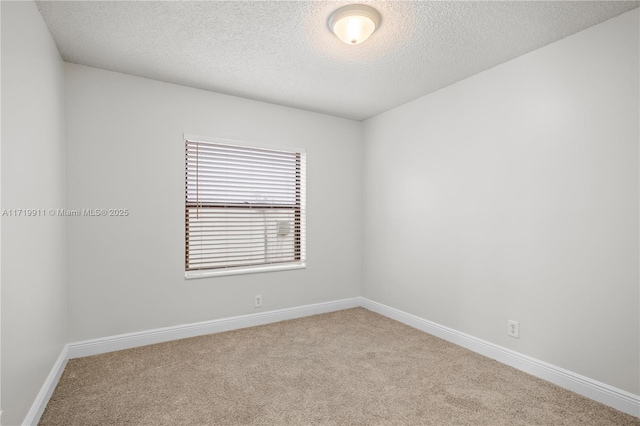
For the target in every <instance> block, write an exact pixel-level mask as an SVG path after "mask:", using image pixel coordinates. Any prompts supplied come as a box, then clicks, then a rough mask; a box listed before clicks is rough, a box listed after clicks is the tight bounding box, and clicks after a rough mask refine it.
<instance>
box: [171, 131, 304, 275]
mask: <svg viewBox="0 0 640 426" xmlns="http://www.w3.org/2000/svg"><path fill="white" fill-rule="evenodd" d="M182 139H183V144H184V145H183V146H186V144H187V142H188V141H189V142H203V143H217V144H223V145H232V146H238V147H246V148H255V149H259V150H275V151H285V152H289V153H296V154H300V155H302V156H303V157H304V160H303V163H302V164H303V165H304V164H306V150H305V149H304V148H299V147H291V146H273V145H266V144H255V143H249V142H245V141H238V140H233V139H225V138H211V137H206V136H201V135H194V134H188V133H184V134H183V138H182ZM186 161H187V158H186V154H185V197H184V198H183V200H184V209H185V216H184V221H185V223H184V238H185V241H184V264H183V266H184V268H185V279H197V278H207V277H217V276H228V275H241V274H253V273H262V272H276V271H286V270H295V269H306V267H307V263H306V166H304V167H303V168H302V170H301V174H302V175H301V176H300V180H299V181H296V186H297V187H299V188H300V192H299V198H300V200H299V202H300V207H299V208H298V209H296V210H299V211H300V216H301V217H300V219H299V220H300V224H301V226H300V235H299V237H300V239H299V244H300V246H301V247H300V248H299V250H300V259H298V260H293V261H290V262H283V263H272V264H266V263H265V264H256V265H247V266H235V267H225V268H215V269H197V270H188V269H187V264H188V247H189V242H188V226H189V222H188V217H187V216H188V209H189V208H193V206H189V205H188V201H187V198H186V173H187V167H186ZM297 198H298V197H297ZM205 208H206V207H205ZM294 244H298V243H297V242H296V238H295V237H294Z"/></svg>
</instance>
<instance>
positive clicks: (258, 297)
mask: <svg viewBox="0 0 640 426" xmlns="http://www.w3.org/2000/svg"><path fill="white" fill-rule="evenodd" d="M253 307H254V308H262V295H261V294H256V298H255V300H254V303H253Z"/></svg>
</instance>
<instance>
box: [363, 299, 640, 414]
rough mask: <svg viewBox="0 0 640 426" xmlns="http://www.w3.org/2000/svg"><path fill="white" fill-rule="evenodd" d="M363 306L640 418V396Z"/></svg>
mask: <svg viewBox="0 0 640 426" xmlns="http://www.w3.org/2000/svg"><path fill="white" fill-rule="evenodd" d="M360 299H361V301H360V306H362V307H363V308H366V309H368V310H370V311H373V312H376V313H378V314H381V315H384V316H386V317H388V318H391V319H394V320H396V321H399V322H402V323H404V324H407V325H409V326H411V327H413V328H417V329H418V330H422V331H424V332H427V333H429V334H433V335H434V336H437V337H440V338H441V339H444V340H447V341H449V342H451V343H455V344H456V345H458V346H462V347H464V348H467V349H469V350H471V351H473V352H476V353H479V354H481V355H484V356H486V357H488V358H492V359H495V360H496V361H498V362H501V363H503V364H506V365H509V366H511V367H514V368H517V369H518V370H522V371H524V372H526V373H529V374H531V375H532V376H535V377H539V378H541V379H543V380H546V381H548V382H551V383H553V384H556V385H558V386H560V387H562V388H565V389H568V390H570V391H573V392H575V393H577V394H579V395H582V396H585V397H587V398H589V399H593V400H594V401H598V402H600V403H602V404H604V405H607V406H609V407H613V408H615V409H617V410H620V411H622V412H624V413H627V414H631V415H632V416H636V417H640V396H638V395H634V394H632V393H630V392H627V391H624V390H622V389H617V388H614V387H613V386H609V385H607V384H605V383H602V382H598V381H596V380H593V379H590V378H588V377H585V376H581V375H580V374H576V373H573V372H571V371H568V370H565V369H563V368H560V367H556V366H554V365H551V364H548V363H546V362H544V361H540V360H538V359H535V358H531V357H529V356H527V355H523V354H521V353H518V352H515V351H512V350H511V349H507V348H505V347H502V346H499V345H496V344H494V343H491V342H487V341H486V340H482V339H478V338H476V337H473V336H470V335H468V334H465V333H461V332H459V331H457V330H454V329H451V328H449V327H445V326H443V325H440V324H436V323H434V322H431V321H427V320H425V319H423V318H420V317H417V316H415V315H412V314H408V313H406V312H403V311H401V310H398V309H395V308H392V307H390V306H386V305H383V304H381V303H378V302H374V301H372V300H369V299H366V298H364V297H362V298H360Z"/></svg>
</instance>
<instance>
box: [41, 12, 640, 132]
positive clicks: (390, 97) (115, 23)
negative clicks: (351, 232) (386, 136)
mask: <svg viewBox="0 0 640 426" xmlns="http://www.w3.org/2000/svg"><path fill="white" fill-rule="evenodd" d="M366 3H367V4H370V5H372V6H374V7H375V8H376V9H378V11H379V12H380V14H381V15H382V22H381V25H380V27H379V29H378V31H376V32H375V33H374V34H373V35H372V36H371V38H370V39H369V40H368V41H366V42H364V43H362V44H359V45H356V46H349V45H346V44H344V43H342V42H341V41H339V40H338V38H336V37H335V36H334V35H333V34H332V33H331V32H329V30H328V28H327V19H328V17H329V15H330V14H331V13H332V12H333V11H334V10H335V9H337V8H338V7H340V6H342V5H344V4H348V2H342V1H277V2H266V1H231V2H222V1H209V2H184V1H177V2H176V1H170V2H166V1H161V2H155V1H134V2H130V1H126V2H123V1H106V2H105V1H71V2H65V1H50V2H38V8H39V9H40V12H41V14H42V16H43V18H44V21H45V22H46V24H47V26H48V27H49V30H50V31H51V34H52V36H53V39H54V40H55V42H56V44H57V46H58V49H59V51H60V53H61V55H62V57H63V59H64V60H65V61H68V62H73V63H77V64H83V65H88V66H92V67H97V68H103V69H106V70H111V71H118V72H122V73H127V74H132V75H137V76H142V77H147V78H152V79H156V80H161V81H166V82H171V83H177V84H182V85H185V86H192V87H197V88H202V89H206V90H212V91H215V92H221V93H227V94H231V95H236V96H242V97H246V98H251V99H257V100H261V101H266V102H271V103H276V104H281V105H287V106H292V107H296V108H301V109H306V110H311V111H317V112H322V113H327V114H332V115H337V116H341V117H346V118H352V119H356V120H362V119H366V118H368V117H371V116H373V115H376V114H378V113H381V112H383V111H386V110H389V109H391V108H393V107H395V106H398V105H401V104H403V103H405V102H407V101H410V100H412V99H415V98H417V97H420V96H422V95H425V94H428V93H431V92H434V91H436V90H438V89H440V88H442V87H445V86H447V85H449V84H451V83H454V82H456V81H459V80H462V79H464V78H466V77H469V76H471V75H473V74H476V73H478V72H480V71H483V70H486V69H488V68H491V67H493V66H495V65H498V64H501V63H503V62H506V61H508V60H510V59H513V58H515V57H517V56H520V55H522V54H524V53H527V52H530V51H532V50H535V49H537V48H539V47H542V46H544V45H547V44H549V43H552V42H554V41H556V40H559V39H561V38H563V37H566V36H568V35H570V34H573V33H576V32H578V31H580V30H582V29H585V28H587V27H589V26H592V25H595V24H597V23H600V22H602V21H604V20H606V19H609V18H612V17H614V16H617V15H619V14H621V13H623V12H626V11H628V10H631V9H633V8H635V7H638V6H639V4H640V2H617V1H606V2H596V1H586V2H579V1H559V2H551V1H533V2H529V1H512V2H477V1H466V2H463V1H454V2H444V1H371V2H366Z"/></svg>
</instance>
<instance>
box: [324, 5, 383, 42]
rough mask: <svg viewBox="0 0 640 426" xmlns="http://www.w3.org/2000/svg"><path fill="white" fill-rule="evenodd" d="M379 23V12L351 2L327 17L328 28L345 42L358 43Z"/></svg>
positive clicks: (371, 32)
mask: <svg viewBox="0 0 640 426" xmlns="http://www.w3.org/2000/svg"><path fill="white" fill-rule="evenodd" d="M379 23H380V14H379V13H378V11H377V10H375V9H374V8H372V7H369V6H365V5H363V4H352V5H349V6H344V7H341V8H340V9H338V10H336V11H335V12H333V13H332V14H331V16H330V17H329V22H328V24H329V29H330V30H331V32H333V33H334V34H335V35H336V36H338V38H339V39H340V40H342V41H344V42H345V43H347V44H360V43H362V42H363V41H365V40H366V39H368V38H369V36H370V35H371V34H373V32H374V31H375V30H376V28H377V27H378V24H379Z"/></svg>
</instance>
